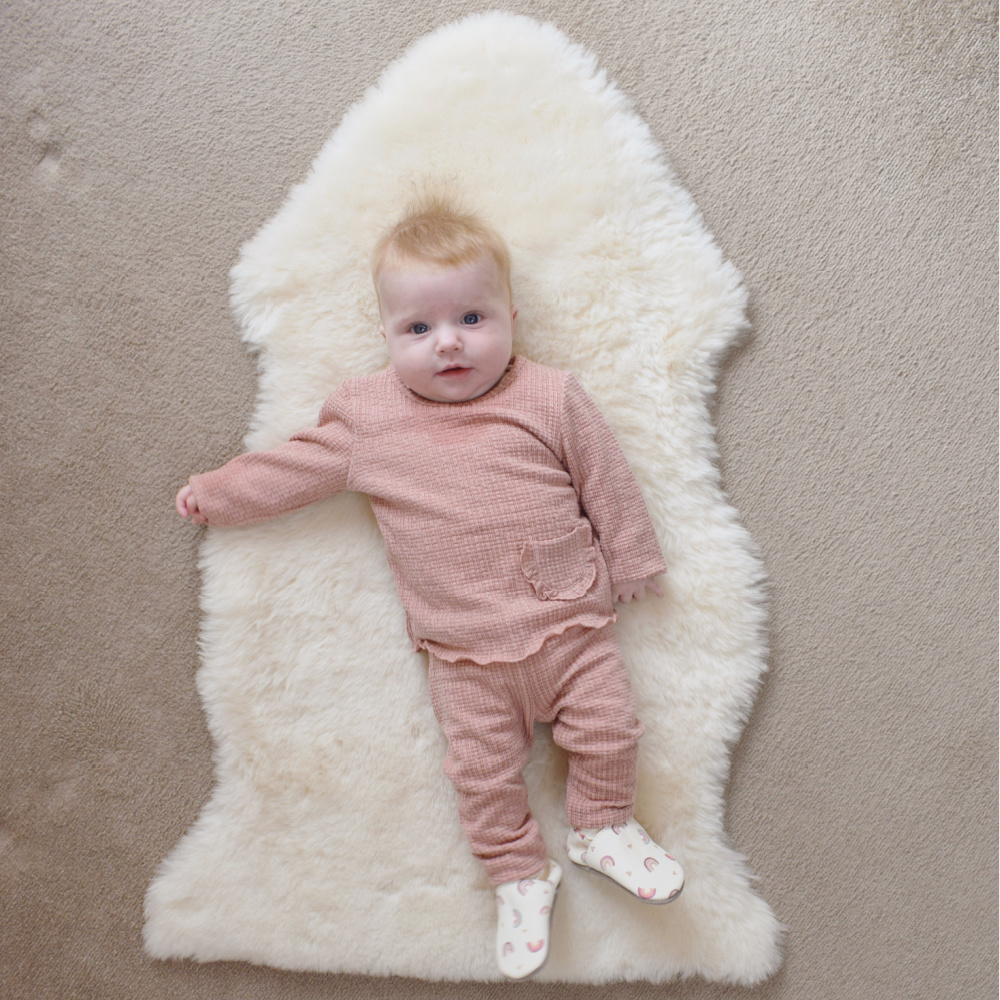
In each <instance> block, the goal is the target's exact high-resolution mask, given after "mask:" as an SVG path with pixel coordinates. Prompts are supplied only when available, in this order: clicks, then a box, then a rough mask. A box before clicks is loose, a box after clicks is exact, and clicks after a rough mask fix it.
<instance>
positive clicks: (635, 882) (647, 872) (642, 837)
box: [566, 818, 684, 903]
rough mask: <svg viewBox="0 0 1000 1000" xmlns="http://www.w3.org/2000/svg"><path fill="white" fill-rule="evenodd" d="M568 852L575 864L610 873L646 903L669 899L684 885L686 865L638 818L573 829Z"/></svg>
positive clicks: (610, 876)
mask: <svg viewBox="0 0 1000 1000" xmlns="http://www.w3.org/2000/svg"><path fill="white" fill-rule="evenodd" d="M566 853H567V854H568V855H569V859H570V861H572V862H573V864H575V865H579V866H580V867H581V868H586V869H587V870H588V871H593V872H596V873H597V874H598V875H605V876H607V877H608V878H610V879H611V880H612V881H614V882H617V883H618V884H619V885H620V886H622V888H624V889H627V890H628V891H629V892H630V893H632V895H633V896H637V897H638V898H639V899H641V900H642V901H643V902H644V903H669V902H670V901H671V900H673V899H676V898H677V897H678V896H679V895H680V893H681V889H683V888H684V869H683V868H681V866H680V865H679V864H678V863H677V861H676V860H674V858H672V857H671V856H670V855H669V854H667V852H666V851H665V850H664V849H663V848H662V847H660V845H659V844H657V843H656V842H655V841H653V840H652V839H651V838H650V836H649V834H648V833H646V831H645V830H644V829H643V828H642V827H641V826H639V824H638V823H637V822H636V821H635V819H634V818H632V819H628V820H626V821H625V822H624V823H615V824H614V825H613V826H606V827H604V828H603V829H602V830H586V829H579V828H577V829H574V830H572V831H571V832H570V835H569V837H568V838H567V840H566Z"/></svg>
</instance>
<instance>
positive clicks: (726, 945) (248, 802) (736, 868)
mask: <svg viewBox="0 0 1000 1000" xmlns="http://www.w3.org/2000/svg"><path fill="white" fill-rule="evenodd" d="M428 182H430V183H434V184H441V183H445V184H447V185H448V186H449V187H450V188H451V189H452V190H454V191H456V192H458V193H459V194H460V196H461V198H462V200H463V201H464V202H465V203H466V204H467V205H469V206H470V207H473V208H474V209H475V210H477V211H479V212H481V213H482V214H483V215H484V216H485V217H486V218H488V219H489V220H490V221H491V222H493V223H494V224H495V225H496V226H497V227H498V228H499V229H500V231H501V232H503V233H504V234H505V235H506V236H507V238H508V240H509V242H510V244H511V248H512V252H513V256H514V275H513V280H514V291H515V298H516V301H517V304H518V306H519V316H518V329H517V336H516V341H515V349H516V350H517V351H518V352H520V353H523V354H525V355H527V356H528V357H531V358H533V359H535V360H538V361H541V362H544V363H546V364H550V365H554V366H556V367H560V368H567V369H570V370H572V371H573V372H574V373H575V374H576V375H577V377H578V378H579V379H580V381H581V382H582V383H583V384H584V386H585V387H586V388H587V389H588V391H589V392H590V393H591V395H592V396H593V397H594V398H595V400H596V401H597V402H598V404H599V405H600V407H601V408H602V410H603V412H604V413H605V415H606V417H607V418H608V420H609V422H610V423H611V425H612V426H613V428H614V429H615V431H616V433H617V435H618V437H619V440H620V442H621V444H622V447H623V449H624V451H625V453H626V456H627V457H628V459H629V461H630V463H631V465H632V467H633V469H634V471H635V473H636V476H637V478H638V480H639V483H640V486H641V487H642V490H643V493H644V495H645V497H646V502H647V506H648V507H649V510H650V514H651V516H652V518H653V522H654V524H655V525H656V527H657V531H658V534H659V537H660V540H661V545H662V547H663V550H664V554H665V556H666V558H667V562H668V565H669V566H670V571H669V573H668V575H667V577H666V578H665V580H664V582H665V584H666V594H665V597H664V598H663V599H662V600H656V599H655V598H650V599H647V600H646V601H644V602H642V604H639V605H630V606H627V607H624V608H622V609H620V612H619V616H620V622H619V626H618V631H619V635H620V637H621V642H622V646H623V650H624V653H625V657H626V661H627V662H628V664H629V668H630V671H631V673H632V678H633V684H634V687H635V691H636V699H637V704H638V712H639V715H640V718H642V719H643V721H644V722H645V724H646V727H647V733H646V735H645V736H644V737H643V740H642V743H641V754H640V778H639V781H640V785H639V797H638V801H637V808H636V812H637V816H638V818H639V819H640V821H641V822H642V823H643V824H644V825H646V827H647V828H648V829H649V830H650V832H651V833H652V834H653V835H654V836H655V837H657V839H659V840H660V842H661V843H663V844H664V846H666V847H667V849H668V850H670V851H671V852H672V853H675V854H676V855H677V856H678V857H679V858H680V859H681V860H682V862H683V863H684V865H685V868H686V870H687V872H688V884H687V887H686V889H685V892H684V895H683V896H682V897H681V899H680V900H679V901H678V902H677V903H676V904H673V905H671V906H670V907H666V908H659V907H644V906H642V905H640V904H637V903H635V902H634V901H633V900H630V899H629V898H627V897H626V896H625V894H624V893H622V892H621V890H619V889H617V888H615V887H614V886H611V885H610V884H609V883H607V884H606V883H604V882H602V881H600V880H596V879H588V878H587V876H586V875H584V874H582V873H578V872H576V871H569V872H567V875H566V880H565V882H564V886H563V890H562V893H561V897H560V905H559V908H558V910H557V913H556V917H555V920H554V927H553V945H552V955H551V958H550V961H549V963H548V965H547V966H546V968H545V970H544V971H543V972H542V973H541V974H540V976H539V978H545V979H557V980H568V981H580V982H605V981H610V980H614V979H622V978H625V979H649V980H654V981H659V980H664V979H669V978H672V977H675V976H678V975H683V976H686V975H692V974H700V975H702V976H704V977H706V978H709V979H716V980H728V981H734V982H741V983H752V982H756V981H759V980H761V979H762V978H764V977H766V976H767V975H769V974H770V973H771V972H773V971H774V970H775V969H776V967H777V965H778V962H779V955H778V938H779V931H780V928H779V925H778V923H777V921H776V919H775V918H774V916H773V915H772V913H771V911H770V909H769V908H768V907H767V905H766V904H765V903H764V902H763V901H762V900H761V899H759V898H758V897H757V896H755V895H754V894H753V893H752V891H751V890H750V888H749V886H748V877H749V876H748V872H747V870H746V868H745V866H744V863H743V860H742V858H741V857H740V856H739V855H737V854H736V853H735V852H734V851H733V850H732V849H731V848H730V847H729V846H728V845H727V842H726V838H725V835H724V832H723V827H722V820H723V799H722V794H723V787H724V782H725V779H726V775H727V772H728V752H729V748H730V746H731V745H732V743H733V742H734V740H735V739H736V737H737V736H738V734H739V732H740V729H741V727H742V724H743V721H744V720H745V717H746V714H747V712H748V710H749V706H750V703H751V700H752V697H753V694H754V692H755V690H756V686H757V684H758V682H759V679H760V675H761V673H762V670H763V655H764V642H763V635H762V626H763V609H762V601H761V569H760V565H759V562H758V560H757V557H756V554H755V549H754V547H753V545H752V543H751V542H750V540H749V539H748V537H747V535H746V534H745V532H744V531H743V529H742V528H741V527H740V526H739V524H738V522H737V520H736V517H735V514H734V512H733V510H732V509H731V508H730V507H729V506H728V504H727V503H726V502H725V500H724V498H723V497H722V495H721V493H720V491H719V487H718V474H717V471H716V467H715V458H716V456H715V448H714V444H713V434H712V428H711V424H710V421H709V418H708V410H707V403H708V399H709V396H710V394H711V390H712V381H713V375H714V370H715V365H716V363H717V362H718V360H719V359H720V357H721V355H722V354H723V352H724V351H725V349H726V348H727V347H728V346H729V345H730V344H731V343H732V342H733V340H734V338H735V337H736V336H737V335H738V333H739V331H740V329H741V327H742V325H743V322H744V319H743V317H744V306H745V302H744V294H743V291H742V289H741V287H740V280H739V276H738V274H737V273H736V272H735V271H734V269H733V268H731V267H730V266H729V265H727V264H726V263H725V262H724V261H723V260H722V258H721V256H720V254H719V253H718V251H717V249H716V248H715V246H714V244H713V243H712V241H711V239H710V237H709V236H708V234H707V233H706V232H705V230H704V227H703V225H702V223H701V220H700V218H699V216H698V213H697V210H696V208H695V206H694V205H693V203H692V202H691V200H690V199H689V197H688V196H687V195H686V194H685V192H684V191H683V190H681V188H680V187H679V186H678V185H677V184H676V182H675V181H674V180H673V179H672V177H671V174H670V171H669V169H668V167H667V166H666V165H665V163H664V161H663V159H662V157H661V154H660V152H659V151H658V149H657V148H656V146H655V144H654V143H653V141H652V139H651V137H650V134H649V132H648V130H647V129H646V128H645V126H644V125H643V124H642V123H641V122H640V121H639V120H638V118H637V117H636V116H635V114H634V113H633V112H632V111H631V109H630V107H629V105H628V102H627V101H626V100H625V98H624V97H623V96H622V95H621V94H620V93H619V92H618V91H617V90H616V89H615V88H614V87H612V86H610V85H609V84H608V83H607V82H606V80H605V78H604V76H603V74H602V73H601V72H600V71H599V70H598V69H597V67H596V65H595V63H594V61H593V60H592V58H591V57H589V56H588V55H587V54H586V53H585V52H583V51H582V50H580V49H579V48H577V47H575V46H574V45H572V44H571V43H569V42H568V41H567V40H566V38H565V37H564V36H562V35H561V34H560V33H559V32H557V31H556V30H555V29H553V28H551V27H548V26H541V25H538V24H536V23H535V22H533V21H530V20H528V19H526V18H523V17H516V16H512V15H503V14H488V15H476V16H474V17H471V18H469V19H467V20H465V21H462V22H459V23H457V24H452V25H449V26H446V27H445V28H442V29H440V30H438V31H437V32H435V33H434V34H432V35H429V36H427V37H425V38H424V39H422V40H420V41H419V42H418V43H416V44H415V45H414V46H413V47H412V48H411V49H410V50H409V51H408V52H407V53H406V54H405V55H404V56H402V57H401V58H400V59H399V60H398V61H397V62H396V63H394V64H393V65H392V66H390V67H389V68H388V70H387V71H386V73H385V74H384V75H383V77H382V80H381V81H380V83H379V84H378V86H377V87H376V88H374V89H373V90H371V91H370V92H369V93H368V94H367V95H366V96H365V97H364V99H363V100H362V101H361V102H360V103H359V104H358V105H356V106H355V107H354V108H353V109H352V110H351V111H350V112H349V113H348V114H347V115H346V117H345V118H344V120H343V122H342V124H341V126H340V128H339V129H338V130H337V132H336V133H335V134H334V136H333V137H332V138H331V140H330V141H329V142H328V143H327V144H326V146H325V147H324V149H323V150H322V152H321V153H320V155H319V157H318V158H317V160H316V162H315V164H314V166H313V169H312V172H311V173H310V175H309V177H308V178H307V179H306V181H305V182H304V183H303V184H301V185H299V186H298V187H296V188H295V189H294V190H293V192H292V194H291V196H290V197H289V199H288V201H287V203H286V204H285V206H284V207H283V208H282V210H281V211H280V212H279V213H278V215H277V216H276V217H275V218H274V219H273V220H272V221H271V222H270V223H269V224H267V225H266V226H264V227H263V229H262V230H261V231H260V233H259V234H258V235H257V237H256V238H255V239H254V240H253V241H251V242H250V243H249V244H248V245H247V246H246V247H245V249H244V252H243V255H242V257H241V260H240V262H239V264H238V265H237V266H236V268H235V269H234V272H233V300H234V304H235V307H236V310H237V312H238V315H239V317H240V319H241V321H242V323H243V329H244V335H245V339H246V341H247V342H248V343H249V344H250V345H251V346H252V348H253V349H254V350H256V351H257V352H259V365H260V384H259V392H258V399H257V406H256V410H255V414H254V419H253V424H252V429H251V432H250V433H249V435H248V436H247V439H246V445H247V447H248V448H262V447H269V446H272V445H274V444H277V443H278V442H280V441H281V440H283V439H285V438H286V437H287V436H288V435H289V434H290V433H291V432H293V431H294V430H297V429H298V428H300V427H303V426H306V425H309V424H311V423H314V422H315V419H316V415H317V413H318V410H319V406H320V403H321V402H322V400H323V398H324V397H325V395H326V394H327V393H328V392H329V391H330V390H331V389H332V388H333V387H334V386H335V385H337V384H338V383H339V382H340V381H341V380H342V379H343V378H345V377H348V376H352V375H358V374H362V373H366V372H370V371H374V370H376V369H378V368H380V367H382V366H383V365H384V364H385V363H386V360H387V359H386V355H385V348H384V343H383V341H382V340H381V338H380V337H379V336H378V334H377V310H376V303H375V298H374V292H373V290H372V288H371V284H370V279H369V278H368V274H367V255H368V251H369V249H370V247H371V245H372V243H373V241H374V239H375V236H376V235H377V233H378V232H379V231H380V230H381V229H382V228H383V227H384V226H385V225H386V224H387V223H389V222H390V221H392V220H393V219H394V218H395V217H397V216H398V214H399V213H400V211H401V209H402V207H403V205H404V204H405V203H406V201H407V200H408V199H409V198H410V196H411V195H412V193H413V191H414V190H415V189H416V188H418V187H420V186H421V185H422V184H425V183H428ZM201 568H202V573H203V597H202V606H203V611H204V624H203V633H202V642H203V666H202V668H201V670H200V672H199V676H198V686H199V691H200V693H201V696H202V699H203V701H204V704H205V708H206V711H207V714H208V718H209V723H210V726H211V729H212V733H213V737H214V739H215V742H216V745H217V763H216V780H217V784H216V788H215V791H214V794H213V796H212V798H211V800H210V802H209V803H208V804H207V805H206V807H205V808H204V810H203V812H202V814H201V816H200V817H199V819H198V821H197V822H196V823H195V825H194V827H193V828H192V829H191V830H190V831H189V833H188V834H187V835H186V836H185V837H184V839H183V840H182V841H181V842H180V843H179V844H178V845H177V847H176V848H175V850H174V852H173V853H172V854H171V855H170V856H169V858H168V859H167V860H166V861H165V862H164V864H163V866H162V868H161V871H160V873H159V875H158V876H157V878H156V880H155V881H154V883H153V884H152V886H151V887H150V890H149V893H148V897H147V922H146V927H145V938H146V944H147V948H148V950H149V951H150V953H151V954H153V955H155V956H158V957H163V958H166V957H192V958H195V959H198V960H202V961H205V960H218V959H246V960H250V961H254V962H260V963H265V964H270V965H275V966H280V967H285V968H294V969H313V970H331V971H332V970H336V971H353V972H366V973H369V974H385V975H389V974H395V975H407V976H414V977H420V978H426V979H438V978H441V979H493V978H497V977H498V974H497V973H496V971H495V970H494V968H493V959H492V953H491V944H492V933H493V931H492V928H493V914H494V908H493V901H492V892H491V890H490V887H489V885H488V882H487V880H486V878H485V876H484V875H483V874H482V872H481V871H480V870H479V867H478V865H477V863H476V862H475V861H474V860H473V858H472V857H471V856H470V854H469V851H468V848H467V847H466V845H465V842H464V840H463V837H462V834H461V830H460V829H459V825H458V820H457V816H456V809H455V799H454V793H453V791H452V789H451V787H450V785H449V783H448V781H447V779H446V778H445V777H444V775H443V774H442V773H441V764H442V761H443V758H444V752H445V745H444V740H443V737H442V736H441V734H440V733H439V731H438V728H437V724H436V722H435V720H434V717H433V714H432V712H431V708H430V704H429V701H428V696H427V690H426V674H425V661H424V659H423V657H422V656H420V655H417V654H414V653H413V651H412V649H411V647H410V646H409V645H408V643H407V640H406V635H405V630H404V624H403V613H402V608H401V605H400V603H399V599H398V596H397V594H396V591H395V588H394V585H393V580H392V575H391V572H390V570H389V567H388V565H387V563H386V559H385V554H384V549H383V546H382V541H381V537H380V535H379V533H378V530H377V527H376V525H375V521H374V518H373V516H372V513H371V510H370V507H369V504H368V501H367V499H366V498H365V497H364V496H360V495H357V494H343V495H340V496H337V497H334V498H331V499H330V500H327V501H324V502H322V503H319V504H316V505H314V506H312V507H310V508H307V509H305V510H302V511H299V512H297V513H295V514H293V515H290V516H288V517H285V518H282V519H280V520H278V521H274V522H271V523H268V524H265V525H259V526H253V527H247V528H240V529H227V530H213V531H209V532H208V533H207V535H206V538H205V540H204V544H203V548H202V560H201ZM526 774H527V779H528V784H529V791H530V795H531V801H532V807H533V810H534V811H535V813H536V815H537V817H538V818H539V821H540V823H541V826H542V829H543V832H544V833H545V835H546V838H547V840H548V842H549V845H550V849H551V850H552V852H553V853H554V854H558V853H559V852H560V850H561V844H562V842H563V840H564V837H565V832H566V824H565V819H564V817H563V812H562V809H563V799H564V780H565V759H564V757H563V755H562V752H561V751H560V750H559V749H558V748H556V747H555V746H554V745H553V744H552V743H551V740H550V739H549V738H548V735H547V731H546V730H545V729H544V728H540V729H539V733H538V739H537V741H536V745H535V749H534V752H533V755H532V760H531V762H530V764H529V765H528V769H527V772H526Z"/></svg>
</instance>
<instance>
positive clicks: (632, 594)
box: [611, 576, 663, 604]
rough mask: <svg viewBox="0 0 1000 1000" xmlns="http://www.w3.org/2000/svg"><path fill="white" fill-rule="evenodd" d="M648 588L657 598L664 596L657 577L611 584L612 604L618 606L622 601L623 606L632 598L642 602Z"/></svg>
mask: <svg viewBox="0 0 1000 1000" xmlns="http://www.w3.org/2000/svg"><path fill="white" fill-rule="evenodd" d="M647 587H649V589H650V590H651V591H652V592H653V593H654V594H656V596H657V597H662V596H663V591H662V590H661V589H660V585H659V584H658V583H657V582H656V577H655V576H647V577H646V579H645V580H623V581H622V582H621V583H613V584H611V600H612V603H614V604H617V603H618V602H619V601H620V602H621V603H622V604H628V602H629V601H631V600H632V598H635V599H636V600H637V601H641V600H642V599H643V598H644V597H645V596H646V588H647Z"/></svg>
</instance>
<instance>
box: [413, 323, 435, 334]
mask: <svg viewBox="0 0 1000 1000" xmlns="http://www.w3.org/2000/svg"><path fill="white" fill-rule="evenodd" d="M429 329H430V327H429V326H428V325H427V324H426V323H414V324H413V326H411V327H410V330H411V331H412V332H413V333H426V332H427V331H428V330H429Z"/></svg>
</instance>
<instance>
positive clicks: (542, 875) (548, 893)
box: [496, 858, 562, 979]
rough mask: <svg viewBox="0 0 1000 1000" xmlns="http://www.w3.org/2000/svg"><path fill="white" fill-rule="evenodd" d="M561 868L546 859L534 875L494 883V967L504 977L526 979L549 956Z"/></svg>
mask: <svg viewBox="0 0 1000 1000" xmlns="http://www.w3.org/2000/svg"><path fill="white" fill-rule="evenodd" d="M561 878H562V868H560V867H559V865H558V864H557V863H556V862H555V861H553V860H552V859H551V858H550V859H549V863H548V864H547V865H546V866H545V868H543V869H542V870H541V871H540V872H539V873H538V875H536V876H535V877H534V878H522V879H519V880H517V881H516V882H504V883H503V884H501V885H498V886H497V887H496V901H497V944H496V956H497V967H498V968H499V969H500V971H501V972H502V973H503V974H504V975H505V976H507V978H508V979H526V978H527V977H528V976H530V975H531V974H532V973H534V972H537V971H538V970H539V969H540V968H541V967H542V966H543V965H544V964H545V960H546V959H547V958H548V957H549V921H550V920H551V919H552V907H553V906H554V905H555V901H556V890H557V889H558V888H559V881H560V879H561Z"/></svg>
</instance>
